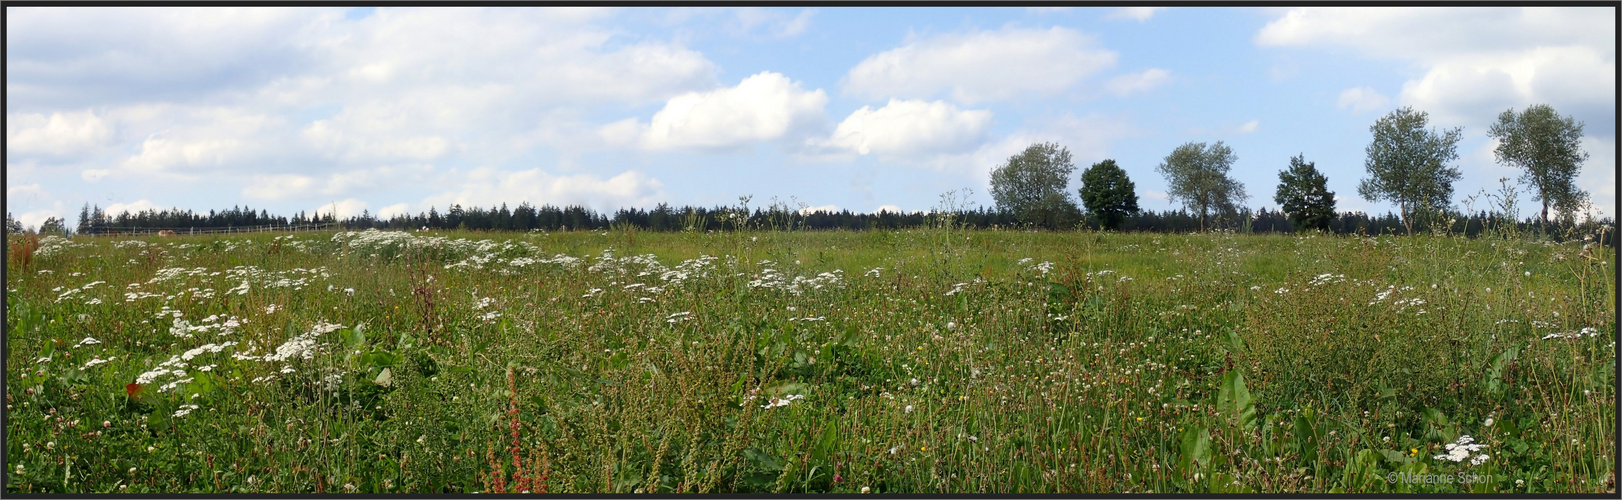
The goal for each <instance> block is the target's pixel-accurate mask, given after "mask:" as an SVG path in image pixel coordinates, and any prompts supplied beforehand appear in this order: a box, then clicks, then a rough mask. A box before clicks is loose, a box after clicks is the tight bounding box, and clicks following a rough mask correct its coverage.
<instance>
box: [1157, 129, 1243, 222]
mask: <svg viewBox="0 0 1622 500" xmlns="http://www.w3.org/2000/svg"><path fill="white" fill-rule="evenodd" d="M1238 160H1239V157H1237V156H1234V154H1233V149H1232V148H1229V147H1228V146H1227V145H1226V144H1223V143H1222V141H1217V143H1216V144H1212V145H1211V146H1210V147H1206V144H1205V143H1203V142H1199V143H1196V142H1189V143H1186V144H1183V145H1181V146H1178V147H1177V149H1174V150H1172V152H1171V154H1169V155H1166V160H1165V162H1164V163H1161V164H1160V166H1158V167H1155V170H1156V171H1159V172H1160V175H1163V176H1165V177H1166V184H1167V193H1166V194H1168V195H1170V196H1171V198H1172V199H1173V200H1176V201H1181V202H1182V203H1183V206H1185V207H1188V210H1189V211H1191V212H1199V213H1200V230H1201V231H1204V230H1205V229H1206V227H1208V226H1207V224H1206V220H1208V219H1209V218H1210V214H1211V212H1213V211H1215V212H1217V213H1218V214H1221V215H1231V214H1233V213H1235V212H1237V211H1238V210H1237V207H1238V203H1239V202H1243V201H1244V200H1245V198H1247V196H1245V185H1244V184H1241V183H1240V182H1239V181H1237V180H1234V179H1233V178H1231V177H1228V170H1229V169H1231V168H1233V162H1235V161H1238Z"/></svg>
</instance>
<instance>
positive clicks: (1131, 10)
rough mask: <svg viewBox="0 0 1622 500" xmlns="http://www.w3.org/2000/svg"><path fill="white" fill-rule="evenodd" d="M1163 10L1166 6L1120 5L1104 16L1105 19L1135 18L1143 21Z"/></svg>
mask: <svg viewBox="0 0 1622 500" xmlns="http://www.w3.org/2000/svg"><path fill="white" fill-rule="evenodd" d="M1163 10H1166V7H1119V8H1116V9H1115V10H1113V11H1110V13H1109V15H1106V16H1104V19H1110V20H1119V19H1133V20H1136V21H1138V22H1140V23H1141V22H1144V21H1148V20H1149V18H1151V17H1155V13H1157V12H1160V11H1163Z"/></svg>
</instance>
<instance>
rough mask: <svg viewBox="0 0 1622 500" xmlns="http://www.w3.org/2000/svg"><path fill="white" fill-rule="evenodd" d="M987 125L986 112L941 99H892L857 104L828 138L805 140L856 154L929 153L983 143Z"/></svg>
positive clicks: (988, 116) (897, 155) (900, 155)
mask: <svg viewBox="0 0 1622 500" xmlns="http://www.w3.org/2000/svg"><path fill="white" fill-rule="evenodd" d="M990 125H991V112H990V111H986V110H960V109H958V108H957V106H953V105H951V104H949V103H946V102H943V101H934V102H925V101H902V100H896V99H891V100H890V102H889V103H888V104H886V105H885V106H884V107H882V108H879V109H873V108H872V107H871V106H862V108H861V109H858V110H856V111H855V112H852V113H851V114H850V116H848V117H846V118H845V120H844V121H842V122H840V123H839V126H838V127H837V128H835V129H834V132H833V135H832V136H831V137H829V138H827V139H822V138H812V139H808V140H807V141H806V143H807V145H809V146H812V147H820V148H831V149H841V150H846V151H850V152H854V153H856V154H859V155H866V154H877V155H880V156H884V157H890V158H906V157H928V156H933V155H936V154H941V153H960V152H963V151H965V150H972V149H974V148H975V147H977V146H978V145H979V144H980V143H981V142H984V140H985V138H986V130H987V128H988V127H989V126H990Z"/></svg>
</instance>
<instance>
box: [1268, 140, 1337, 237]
mask: <svg viewBox="0 0 1622 500" xmlns="http://www.w3.org/2000/svg"><path fill="white" fill-rule="evenodd" d="M1328 182H1329V180H1328V179H1326V178H1325V177H1324V175H1323V174H1321V173H1319V172H1318V166H1317V164H1315V163H1312V162H1308V161H1307V160H1306V157H1305V156H1304V155H1299V154H1298V155H1295V157H1294V158H1290V168H1288V169H1285V170H1281V171H1279V173H1278V191H1277V192H1276V193H1275V194H1273V201H1274V202H1276V203H1278V204H1279V205H1280V206H1283V207H1284V213H1287V214H1290V222H1291V223H1292V224H1295V227H1297V228H1316V229H1320V230H1325V231H1327V230H1329V222H1330V221H1333V220H1334V219H1335V193H1334V192H1333V191H1330V190H1329V187H1328Z"/></svg>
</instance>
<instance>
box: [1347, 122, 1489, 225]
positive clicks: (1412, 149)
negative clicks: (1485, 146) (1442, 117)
mask: <svg viewBox="0 0 1622 500" xmlns="http://www.w3.org/2000/svg"><path fill="white" fill-rule="evenodd" d="M1429 120H1430V115H1429V114H1427V113H1425V112H1424V111H1414V110H1413V108H1410V107H1406V106H1405V107H1403V108H1401V109H1398V110H1396V111H1392V112H1391V113H1390V114H1387V115H1385V116H1382V117H1380V119H1379V120H1376V121H1375V122H1374V125H1372V126H1370V127H1369V131H1370V132H1372V133H1373V134H1374V139H1373V140H1372V141H1371V142H1369V145H1368V147H1367V148H1366V149H1365V152H1366V153H1367V154H1368V158H1367V159H1366V160H1364V162H1363V168H1364V169H1365V170H1366V171H1367V172H1368V174H1369V176H1368V177H1367V178H1364V179H1363V181H1362V182H1360V183H1359V184H1358V185H1357V194H1358V195H1359V196H1362V197H1363V199H1366V200H1369V201H1382V200H1390V201H1392V202H1395V203H1396V204H1397V206H1398V207H1400V208H1401V210H1402V220H1403V224H1404V225H1405V226H1407V229H1408V234H1413V232H1414V226H1413V218H1414V215H1415V213H1416V212H1417V211H1420V210H1423V209H1442V208H1446V207H1448V206H1449V205H1450V204H1451V201H1450V200H1452V198H1453V182H1454V181H1457V180H1459V177H1460V176H1462V175H1463V174H1461V173H1460V172H1459V169H1458V168H1457V167H1453V166H1450V165H1448V163H1449V162H1452V161H1453V160H1457V159H1458V158H1459V129H1457V128H1455V129H1452V130H1443V131H1440V132H1438V131H1435V130H1427V129H1426V128H1425V124H1426V123H1427V122H1428V121H1429Z"/></svg>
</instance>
